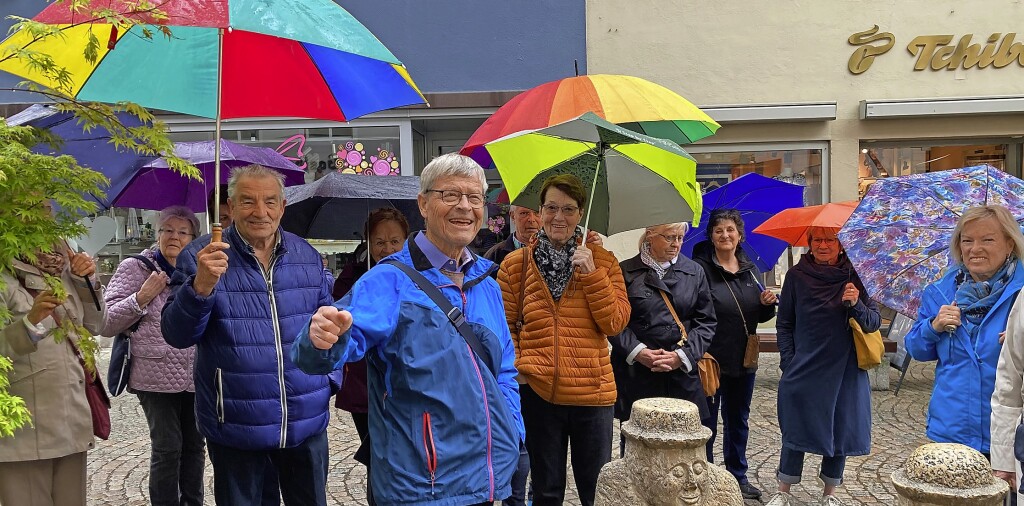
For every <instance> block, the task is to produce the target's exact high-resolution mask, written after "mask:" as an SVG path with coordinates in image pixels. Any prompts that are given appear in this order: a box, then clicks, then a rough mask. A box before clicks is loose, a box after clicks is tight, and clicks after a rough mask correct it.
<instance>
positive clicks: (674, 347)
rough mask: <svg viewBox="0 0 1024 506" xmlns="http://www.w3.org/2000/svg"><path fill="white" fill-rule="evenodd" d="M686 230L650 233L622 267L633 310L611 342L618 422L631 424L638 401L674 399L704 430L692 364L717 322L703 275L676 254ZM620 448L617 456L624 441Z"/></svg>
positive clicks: (702, 400) (669, 227) (705, 412)
mask: <svg viewBox="0 0 1024 506" xmlns="http://www.w3.org/2000/svg"><path fill="white" fill-rule="evenodd" d="M686 228H687V226H686V224H685V223H669V224H665V225H657V226H654V227H648V228H647V229H646V230H644V233H643V235H641V236H640V244H639V246H640V254H638V255H637V256H635V257H633V258H630V259H629V260H626V261H624V262H622V264H621V267H622V275H623V276H624V277H625V283H626V291H627V293H628V294H629V305H630V307H631V308H632V311H631V313H630V318H629V326H627V327H626V328H625V330H623V331H622V333H620V334H619V335H617V336H615V337H614V338H612V339H611V342H612V363H613V365H615V371H616V375H615V379H616V383H617V384H618V387H619V392H618V402H616V405H615V407H616V413H615V415H616V418H618V419H619V420H622V421H625V420H629V416H630V413H631V412H632V407H633V403H634V402H635V401H637V400H639V399H646V398H649V397H673V398H676V399H684V400H687V401H690V402H692V403H694V404H696V405H697V409H698V410H699V411H700V417H701V419H702V420H705V425H708V424H709V422H707V420H708V419H710V411H709V409H708V404H707V397H705V396H704V387H703V385H702V384H701V381H700V376H699V374H698V371H697V361H698V360H700V358H701V357H702V356H704V352H705V351H707V349H708V347H709V346H710V345H711V338H712V337H713V336H714V335H715V327H716V325H717V323H718V322H717V320H716V319H715V307H714V303H713V301H712V299H711V291H710V290H709V289H708V281H707V275H706V274H705V273H704V269H701V267H700V265H698V264H697V263H696V262H694V261H693V260H690V259H689V258H686V257H685V256H682V255H680V254H679V249H680V247H681V246H682V244H683V236H684V235H686ZM669 304H671V306H670V305H669ZM680 325H682V327H683V328H682V329H681V328H680ZM620 444H621V445H622V446H620V453H621V452H622V451H624V440H622V441H620Z"/></svg>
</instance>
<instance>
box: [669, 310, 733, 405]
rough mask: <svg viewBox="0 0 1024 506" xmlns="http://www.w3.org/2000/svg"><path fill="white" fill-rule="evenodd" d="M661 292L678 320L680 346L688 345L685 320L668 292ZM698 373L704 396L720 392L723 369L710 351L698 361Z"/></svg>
mask: <svg viewBox="0 0 1024 506" xmlns="http://www.w3.org/2000/svg"><path fill="white" fill-rule="evenodd" d="M658 293H660V294H661V298H662V299H663V300H664V301H665V305H666V306H668V312H669V313H672V319H673V320H675V321H676V325H678V326H679V335H680V336H681V337H680V338H679V347H680V348H681V347H683V346H686V341H687V339H688V338H687V335H686V327H684V326H683V322H682V321H680V320H679V315H678V314H676V309H675V307H673V306H672V300H671V299H669V298H668V294H666V293H665V291H664V290H658ZM697 373H698V374H699V375H700V384H701V386H702V387H704V396H705V397H713V396H714V395H715V393H717V392H718V386H719V384H720V382H721V374H722V369H721V368H720V367H719V366H718V361H717V360H715V357H712V356H711V354H710V353H705V354H704V356H703V357H701V358H700V360H698V361H697Z"/></svg>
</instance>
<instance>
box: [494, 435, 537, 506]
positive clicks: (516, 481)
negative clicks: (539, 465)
mask: <svg viewBox="0 0 1024 506" xmlns="http://www.w3.org/2000/svg"><path fill="white" fill-rule="evenodd" d="M529 474H530V454H529V452H527V451H526V444H524V443H523V442H520V443H519V465H518V466H516V472H515V473H513V474H512V495H511V496H510V497H509V498H508V499H505V500H504V501H501V505H502V506H526V478H527V476H529Z"/></svg>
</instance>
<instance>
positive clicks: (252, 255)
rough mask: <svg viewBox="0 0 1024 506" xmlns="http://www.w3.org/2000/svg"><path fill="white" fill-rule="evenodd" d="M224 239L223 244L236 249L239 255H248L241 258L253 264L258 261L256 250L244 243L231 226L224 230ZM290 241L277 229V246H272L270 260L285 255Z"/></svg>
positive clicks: (279, 228) (282, 230)
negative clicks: (225, 243) (242, 253)
mask: <svg viewBox="0 0 1024 506" xmlns="http://www.w3.org/2000/svg"><path fill="white" fill-rule="evenodd" d="M224 239H225V242H227V243H228V244H230V245H231V247H232V248H236V251H238V252H239V253H241V252H246V253H248V255H243V257H246V258H249V259H251V260H252V261H253V262H257V263H258V262H259V261H258V260H256V250H255V249H253V247H252V246H251V245H250V244H249V242H248V241H246V240H245V239H244V238H243V237H242V235H241V234H239V233H238V230H236V229H235V226H234V225H231V226H230V227H228V228H226V229H225V230H224ZM290 241H291V238H290V237H288V235H287V234H286V233H285V231H284V229H282V228H281V227H277V244H276V245H275V246H274V253H273V255H271V258H273V257H276V256H280V255H283V254H285V253H287V252H288V243H289V242H290Z"/></svg>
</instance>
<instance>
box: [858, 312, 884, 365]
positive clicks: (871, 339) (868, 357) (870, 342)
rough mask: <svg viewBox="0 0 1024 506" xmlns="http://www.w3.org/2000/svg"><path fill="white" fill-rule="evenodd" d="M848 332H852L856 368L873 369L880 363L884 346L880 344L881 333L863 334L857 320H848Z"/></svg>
mask: <svg viewBox="0 0 1024 506" xmlns="http://www.w3.org/2000/svg"><path fill="white" fill-rule="evenodd" d="M850 330H852V331H853V346H854V348H855V349H856V350H857V367H860V368H861V369H864V370H865V371H866V370H868V369H873V368H875V367H878V365H879V364H881V363H882V355H884V354H885V345H884V344H882V333H881V332H879V331H877V330H876V331H874V332H864V329H862V328H860V324H859V323H857V320H854V319H853V318H850Z"/></svg>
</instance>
